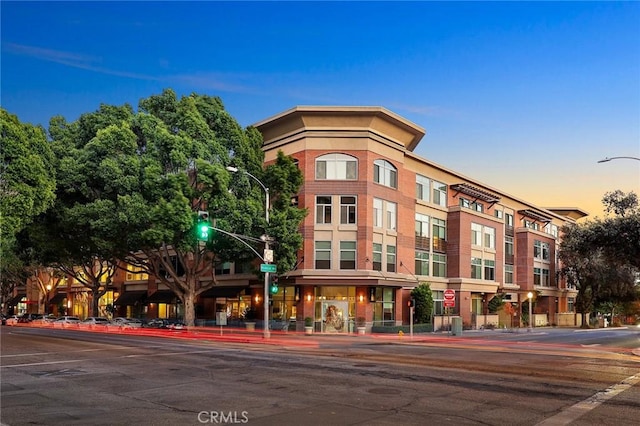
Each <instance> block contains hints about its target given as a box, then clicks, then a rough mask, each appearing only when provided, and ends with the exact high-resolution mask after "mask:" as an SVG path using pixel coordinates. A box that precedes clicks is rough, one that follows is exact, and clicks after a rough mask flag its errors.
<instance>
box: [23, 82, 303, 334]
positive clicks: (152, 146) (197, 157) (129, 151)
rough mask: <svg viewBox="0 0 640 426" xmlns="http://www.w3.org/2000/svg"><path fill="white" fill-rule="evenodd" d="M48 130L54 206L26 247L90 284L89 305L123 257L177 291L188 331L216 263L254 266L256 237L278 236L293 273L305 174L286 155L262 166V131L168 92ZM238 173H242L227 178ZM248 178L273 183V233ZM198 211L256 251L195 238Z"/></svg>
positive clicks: (218, 106) (281, 263)
mask: <svg viewBox="0 0 640 426" xmlns="http://www.w3.org/2000/svg"><path fill="white" fill-rule="evenodd" d="M49 131H50V135H51V138H52V147H53V150H54V152H55V154H56V158H57V161H56V166H57V173H58V176H59V177H60V179H59V180H58V190H57V193H56V195H57V198H56V204H55V208H53V209H50V210H49V211H48V212H47V213H45V214H44V215H43V217H42V220H41V221H39V226H38V227H34V228H33V229H32V230H31V231H32V232H31V233H30V238H31V239H32V241H34V242H35V244H37V245H38V247H39V252H40V253H42V260H43V263H44V264H47V265H49V264H55V265H58V266H59V267H61V268H64V269H65V270H66V271H67V272H68V273H71V274H74V276H75V277H76V278H77V279H78V280H79V281H81V282H83V281H82V280H83V279H84V280H85V281H84V282H83V284H85V285H86V286H87V287H89V288H90V289H91V291H92V292H93V293H94V308H95V306H97V305H96V303H97V299H98V298H99V297H100V296H101V295H102V294H104V291H106V288H107V286H108V285H109V284H110V283H111V280H112V277H113V274H114V273H115V266H116V265H119V261H122V260H125V261H126V262H127V264H130V265H136V266H139V267H142V268H143V269H144V270H145V271H147V272H148V273H149V274H151V275H154V276H155V277H156V279H157V280H158V281H160V282H161V283H164V284H166V285H167V286H168V287H169V288H171V289H172V290H173V291H174V292H175V293H176V295H177V296H178V297H179V298H180V299H181V300H182V302H183V304H184V309H185V312H184V316H185V322H186V323H187V324H188V325H193V324H194V320H195V310H194V302H195V298H196V297H197V296H198V295H199V294H201V293H202V292H204V291H206V290H208V289H210V288H212V287H213V286H215V285H216V284H217V280H216V277H215V265H216V264H217V263H221V262H225V261H230V260H233V261H234V262H236V263H238V264H241V263H242V262H247V263H249V262H251V261H254V260H255V255H254V254H253V251H252V250H250V249H249V248H248V247H247V245H253V244H255V241H259V240H258V237H259V236H260V235H263V234H265V233H266V234H268V235H270V236H271V237H274V238H275V240H276V242H277V244H276V245H275V251H276V256H277V263H278V268H279V270H281V271H283V270H286V269H287V268H291V267H292V266H293V265H294V264H295V255H296V252H297V250H298V249H299V248H300V246H301V243H302V239H301V236H299V235H298V236H296V234H298V227H299V225H300V222H301V220H302V218H303V217H304V214H305V212H304V211H302V210H300V209H297V208H296V207H295V206H292V205H291V203H290V201H289V202H287V201H285V200H290V198H291V195H292V194H295V193H296V192H297V191H298V188H299V186H300V184H301V183H302V175H301V172H300V171H299V170H298V169H297V167H295V165H294V164H293V162H292V160H291V159H290V158H288V157H286V156H284V155H279V156H278V158H277V160H276V161H275V162H274V163H273V164H271V165H269V166H268V167H267V168H266V169H265V168H264V167H263V160H264V154H263V152H262V149H261V148H262V136H261V134H260V133H259V132H258V131H257V130H256V129H253V128H246V129H243V128H241V126H240V125H239V124H238V123H237V122H236V120H235V119H234V118H233V117H231V115H230V114H229V113H228V112H227V111H226V110H225V109H224V106H223V104H222V101H221V100H220V99H219V98H217V97H210V96H206V95H197V94H192V95H189V96H184V97H181V98H178V97H177V96H176V94H175V93H174V92H173V91H172V90H165V91H163V92H162V93H161V94H159V95H154V96H151V97H149V98H146V99H142V100H141V101H140V103H139V106H138V111H137V112H135V111H134V110H133V109H132V108H131V107H130V106H129V105H123V106H119V107H117V106H109V105H101V106H100V108H99V109H98V110H97V111H95V112H93V113H87V114H83V115H82V116H81V117H80V118H79V119H78V120H77V121H75V122H73V123H67V122H66V121H65V120H64V119H63V118H61V117H55V118H54V119H52V121H51V125H50V130H49ZM231 165H233V166H234V167H236V168H237V169H238V170H239V171H240V172H241V173H235V174H232V173H230V172H229V171H228V170H227V169H226V167H228V166H231ZM245 172H246V173H245ZM248 174H250V175H252V176H254V177H255V178H256V179H258V180H260V182H263V183H264V184H265V185H269V191H270V194H271V195H272V203H271V208H272V210H271V213H272V214H271V220H270V223H269V224H267V223H266V220H265V214H264V202H263V201H262V200H264V193H263V189H262V188H261V187H260V186H259V185H257V184H256V183H255V182H252V180H251V179H250V178H249V176H248ZM199 211H207V212H208V213H209V214H210V217H211V218H212V219H213V221H212V224H211V226H212V227H213V228H218V229H221V230H224V231H226V232H227V233H233V234H235V235H241V236H247V237H248V238H247V241H249V242H245V243H242V242H240V241H238V240H235V239H233V238H229V237H228V236H227V235H226V234H223V233H216V232H213V236H212V238H210V239H209V240H208V241H206V242H203V241H199V240H198V237H197V235H196V231H195V224H196V221H197V217H198V212H199ZM207 277H208V278H207Z"/></svg>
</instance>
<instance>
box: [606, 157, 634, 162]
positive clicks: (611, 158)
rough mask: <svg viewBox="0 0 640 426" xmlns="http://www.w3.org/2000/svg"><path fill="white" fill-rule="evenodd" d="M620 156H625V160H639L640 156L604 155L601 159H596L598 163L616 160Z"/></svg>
mask: <svg viewBox="0 0 640 426" xmlns="http://www.w3.org/2000/svg"><path fill="white" fill-rule="evenodd" d="M621 158H626V159H627V160H638V161H640V158H638V157H606V158H604V159H602V160H598V163H606V162H607V161H611V160H618V159H621Z"/></svg>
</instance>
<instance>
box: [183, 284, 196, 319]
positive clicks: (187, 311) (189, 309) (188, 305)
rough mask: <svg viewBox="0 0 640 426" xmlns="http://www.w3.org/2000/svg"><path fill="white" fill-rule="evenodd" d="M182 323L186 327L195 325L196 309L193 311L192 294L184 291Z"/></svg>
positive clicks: (193, 299)
mask: <svg viewBox="0 0 640 426" xmlns="http://www.w3.org/2000/svg"><path fill="white" fill-rule="evenodd" d="M183 302H184V323H185V325H186V326H187V327H193V326H194V325H196V309H195V303H194V302H195V297H194V295H193V292H191V291H186V292H185V294H184V300H183Z"/></svg>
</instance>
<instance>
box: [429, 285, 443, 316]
mask: <svg viewBox="0 0 640 426" xmlns="http://www.w3.org/2000/svg"><path fill="white" fill-rule="evenodd" d="M431 293H432V294H433V315H444V291H432V292H431Z"/></svg>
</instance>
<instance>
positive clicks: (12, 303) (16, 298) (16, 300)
mask: <svg viewBox="0 0 640 426" xmlns="http://www.w3.org/2000/svg"><path fill="white" fill-rule="evenodd" d="M24 297H27V294H26V293H20V294H18V295H17V296H13V297H12V298H11V299H9V302H8V303H7V306H16V305H17V304H18V303H20V301H21V300H22V299H23V298H24Z"/></svg>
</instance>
